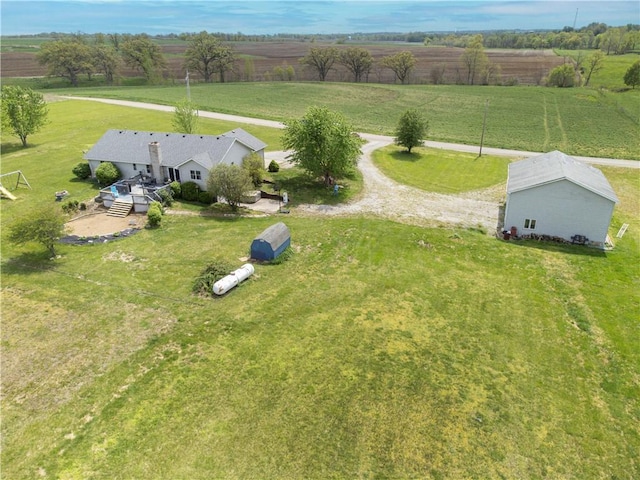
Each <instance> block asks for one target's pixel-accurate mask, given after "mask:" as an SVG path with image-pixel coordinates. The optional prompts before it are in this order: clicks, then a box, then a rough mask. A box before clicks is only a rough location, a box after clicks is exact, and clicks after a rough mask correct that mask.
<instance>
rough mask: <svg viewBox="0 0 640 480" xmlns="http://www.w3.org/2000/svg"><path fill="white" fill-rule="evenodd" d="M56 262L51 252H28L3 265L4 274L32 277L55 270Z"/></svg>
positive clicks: (10, 259)
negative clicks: (35, 274) (32, 275)
mask: <svg viewBox="0 0 640 480" xmlns="http://www.w3.org/2000/svg"><path fill="white" fill-rule="evenodd" d="M55 267H56V262H55V261H54V260H52V259H51V256H50V255H49V252H47V251H44V250H43V251H42V252H28V253H22V254H20V255H18V256H16V257H13V258H9V259H8V260H6V261H5V262H3V264H2V273H3V274H7V275H30V274H33V273H42V272H44V271H48V270H54V269H55Z"/></svg>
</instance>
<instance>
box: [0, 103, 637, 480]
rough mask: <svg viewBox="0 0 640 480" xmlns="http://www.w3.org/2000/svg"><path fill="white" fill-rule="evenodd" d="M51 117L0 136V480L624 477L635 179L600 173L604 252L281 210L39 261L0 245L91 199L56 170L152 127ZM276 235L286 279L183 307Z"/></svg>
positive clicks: (119, 116) (137, 121)
mask: <svg viewBox="0 0 640 480" xmlns="http://www.w3.org/2000/svg"><path fill="white" fill-rule="evenodd" d="M50 108H51V114H50V116H51V123H50V125H49V126H48V127H47V129H46V130H45V131H43V132H42V133H41V134H38V135H34V136H33V138H32V139H31V140H32V142H33V145H34V146H33V147H32V148H30V149H28V150H21V149H16V148H14V147H13V145H14V140H13V139H9V138H7V137H6V135H3V136H2V154H3V162H2V172H3V173H4V172H7V171H11V170H15V169H21V170H22V171H23V172H25V175H26V176H27V179H28V180H29V182H30V183H31V185H32V186H33V189H32V190H28V189H25V188H20V189H18V190H16V191H15V192H14V193H16V195H17V196H18V197H19V198H18V200H16V201H15V202H10V201H7V200H1V201H0V202H1V203H0V206H1V207H2V219H1V222H2V224H1V226H2V233H1V235H2V243H1V247H2V364H3V371H2V379H1V380H2V393H3V396H2V438H3V444H2V474H3V478H78V479H80V478H82V479H91V478H96V479H97V478H149V479H155V478H189V479H198V478H202V479H210V478H242V479H244V478H287V479H289V478H296V479H298V478H317V479H326V478H354V477H359V478H543V477H546V478H569V479H583V478H626V479H631V478H635V477H638V476H639V475H640V465H639V464H638V460H637V451H638V450H639V449H640V431H639V427H638V425H639V424H640V423H639V422H640V404H639V400H638V399H639V398H640V386H639V384H638V365H640V344H639V342H638V341H637V339H638V329H639V324H638V314H639V313H640V312H639V311H638V308H639V307H638V305H639V304H640V294H639V292H640V289H639V288H638V287H639V283H640V275H639V271H638V265H639V260H640V258H639V257H640V254H639V249H638V247H639V246H640V233H639V232H638V228H637V225H638V223H639V220H640V214H639V213H638V212H639V211H640V208H639V207H640V206H639V200H638V199H639V195H638V188H639V186H638V175H637V171H636V170H623V169H613V168H607V169H604V171H605V173H606V174H607V176H608V178H609V179H610V181H611V183H612V185H613V187H614V189H615V190H616V192H617V193H618V195H619V197H620V199H621V203H620V205H619V206H617V207H616V211H615V215H614V220H613V223H612V230H611V231H612V232H613V233H614V235H615V232H616V231H617V229H618V228H619V226H620V225H621V224H622V223H623V222H626V223H630V224H631V227H630V228H629V231H628V232H627V234H626V235H625V236H624V237H623V238H622V239H619V240H617V245H616V248H615V249H614V250H613V251H610V252H606V253H604V252H599V251H595V250H590V249H585V248H581V247H559V246H553V245H545V244H539V243H506V242H503V241H499V240H496V239H495V238H493V237H491V236H488V235H486V234H484V233H481V232H478V231H472V230H461V229H455V228H437V229H436V228H424V227H418V226H410V225H403V224H399V223H394V222H390V221H383V220H372V219H368V218H363V217H353V218H341V219H336V218H333V219H323V218H318V217H313V218H306V217H304V216H301V215H299V214H296V212H295V210H294V211H292V213H291V214H289V215H287V216H281V217H280V216H277V217H269V218H232V219H231V218H227V219H220V218H212V217H205V216H198V215H194V216H183V215H169V216H166V217H165V218H164V220H163V226H162V228H160V229H158V230H144V231H141V232H140V233H138V234H136V235H134V236H132V237H129V238H126V239H122V240H118V241H114V242H111V243H107V244H100V245H97V244H96V245H92V246H85V247H73V246H60V249H59V250H60V251H59V253H60V258H58V259H56V260H54V261H51V260H48V259H47V258H46V255H45V254H44V252H43V248H42V247H39V246H37V245H27V246H21V247H16V246H14V245H11V244H8V243H7V242H6V231H7V227H8V226H10V224H11V223H12V221H14V220H15V219H16V218H18V216H19V215H20V213H21V212H22V211H25V209H29V208H33V207H34V206H37V205H39V204H42V203H47V202H53V192H55V191H56V190H60V189H67V190H69V192H70V193H71V197H70V198H72V199H78V200H80V201H82V200H86V199H89V198H91V197H92V196H93V195H95V189H94V188H93V187H92V186H91V185H90V184H87V183H84V182H76V181H74V180H73V179H72V174H71V168H72V167H73V166H74V165H75V164H76V163H77V162H78V161H80V160H79V159H80V156H81V151H82V149H85V148H86V147H87V146H88V145H91V144H92V143H93V142H95V140H96V139H97V138H98V136H99V134H100V132H102V131H103V130H104V129H106V128H134V129H139V130H143V129H153V130H162V129H165V128H169V125H170V120H171V116H170V115H168V114H162V113H158V112H148V111H143V110H137V109H129V108H122V107H114V106H107V105H99V104H94V103H89V102H73V101H67V102H58V103H54V104H52V105H51V106H50ZM227 125H228V124H213V123H211V124H208V123H207V126H206V128H207V131H209V128H210V129H211V130H212V131H213V132H215V131H220V130H222V131H224V130H227V129H228V128H232V126H227ZM262 133H264V134H265V135H269V132H267V131H263V132H262ZM256 134H257V135H260V133H256ZM274 135H275V134H274ZM398 168H400V169H402V168H403V167H402V165H400V166H399V167H398ZM450 175H451V176H452V177H456V176H457V174H456V172H455V171H452V172H450ZM502 181H504V179H502ZM459 183H460V185H458V187H457V188H458V189H459V190H464V189H465V188H464V187H463V186H462V185H461V184H462V183H463V182H459ZM279 220H283V221H285V222H286V223H287V225H288V226H289V228H290V229H291V232H292V244H293V252H294V253H293V255H292V257H291V258H290V259H288V260H287V261H286V262H284V263H282V264H280V265H271V266H269V265H256V274H255V275H254V276H253V277H251V278H250V279H249V280H248V281H247V282H245V283H244V284H242V285H241V286H240V287H238V288H237V289H235V290H234V291H232V292H231V293H230V294H228V295H227V296H225V297H223V298H217V299H207V298H199V297H194V296H193V295H192V294H191V285H192V282H193V280H194V278H195V277H196V276H197V274H198V273H199V272H200V271H201V269H202V268H204V267H205V266H206V265H207V264H208V263H209V262H211V261H212V260H214V259H216V258H224V259H226V260H228V261H231V262H233V263H237V264H238V265H241V263H242V261H241V260H240V258H241V257H244V256H246V255H247V253H248V249H249V246H250V243H251V240H252V239H253V238H254V237H255V236H256V235H257V234H259V233H260V232H261V231H262V230H263V229H264V228H266V227H267V226H269V225H271V224H273V223H274V222H276V221H279Z"/></svg>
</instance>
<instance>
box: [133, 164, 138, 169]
mask: <svg viewBox="0 0 640 480" xmlns="http://www.w3.org/2000/svg"><path fill="white" fill-rule="evenodd" d="M133 170H134V171H138V166H137V165H136V164H135V163H134V164H133Z"/></svg>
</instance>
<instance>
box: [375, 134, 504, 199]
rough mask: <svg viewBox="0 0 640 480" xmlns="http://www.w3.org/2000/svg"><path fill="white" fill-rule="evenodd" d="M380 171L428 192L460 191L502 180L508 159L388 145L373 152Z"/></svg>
mask: <svg viewBox="0 0 640 480" xmlns="http://www.w3.org/2000/svg"><path fill="white" fill-rule="evenodd" d="M373 160H374V163H375V165H376V166H377V167H378V168H379V169H380V170H382V172H383V173H384V174H385V175H386V176H388V177H390V178H393V179H394V180H396V181H397V182H399V183H403V184H405V185H411V186H412V187H417V188H421V189H423V190H427V191H430V192H438V193H460V192H464V191H470V190H480V189H482V188H487V187H490V186H493V185H495V184H497V183H501V182H504V181H505V179H506V178H507V166H508V165H509V162H510V160H509V159H507V158H504V157H495V156H490V155H483V156H482V157H478V156H477V155H475V154H471V153H460V152H451V151H448V150H440V149H437V148H414V149H413V150H412V151H411V153H407V151H406V149H404V148H401V147H398V146H395V145H393V146H388V147H386V148H383V149H380V150H376V151H375V152H374V154H373Z"/></svg>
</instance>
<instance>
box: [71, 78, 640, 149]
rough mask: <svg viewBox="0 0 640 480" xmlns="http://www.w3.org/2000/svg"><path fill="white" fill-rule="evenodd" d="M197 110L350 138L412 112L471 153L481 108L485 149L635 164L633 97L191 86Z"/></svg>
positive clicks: (143, 92) (169, 91)
mask: <svg viewBox="0 0 640 480" xmlns="http://www.w3.org/2000/svg"><path fill="white" fill-rule="evenodd" d="M62 92H63V93H65V94H72V95H82V96H98V97H107V98H119V99H127V100H137V101H144V102H151V103H160V104H165V105H172V104H175V103H176V102H177V101H179V100H180V99H181V98H183V97H184V96H185V89H184V86H179V87H132V88H99V89H67V90H63V91H62ZM191 98H192V100H193V102H194V103H196V104H197V105H198V107H199V108H200V109H202V110H208V111H216V112H222V113H230V114H238V115H245V116H249V117H257V118H267V119H271V120H279V121H286V120H287V119H291V118H299V117H301V116H302V115H304V113H305V111H306V109H307V108H308V106H310V105H323V106H326V107H328V108H330V109H332V110H337V111H340V112H342V113H343V114H344V115H345V116H346V117H347V118H348V119H349V120H350V121H351V122H352V123H353V124H354V127H355V128H356V130H358V131H363V132H368V133H379V134H386V135H391V134H393V131H394V129H395V127H396V125H397V122H398V119H399V118H400V115H401V114H402V112H404V111H405V110H406V109H407V108H414V107H415V108H419V109H421V110H423V111H424V114H425V116H426V117H427V118H428V119H429V121H430V128H429V135H428V138H429V139H430V140H437V141H444V142H451V143H464V144H469V145H478V144H479V143H480V136H481V134H482V123H483V115H484V109H485V104H486V102H488V109H487V120H486V132H485V137H484V144H485V145H486V146H491V147H497V148H509V149H516V150H527V151H538V152H547V151H551V150H561V151H563V152H565V153H567V154H570V155H581V156H592V157H609V158H623V159H636V160H637V159H640V136H639V135H638V122H639V121H640V117H639V116H638V115H639V114H638V112H640V92H633V91H628V92H624V93H616V94H614V93H610V92H604V91H598V90H591V89H550V88H544V87H508V88H507V87H490V86H483V87H468V86H447V85H438V86H426V85H425V86H416V85H406V86H393V85H354V84H328V83H284V82H279V83H229V84H210V85H204V84H198V85H194V86H192V87H191Z"/></svg>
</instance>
